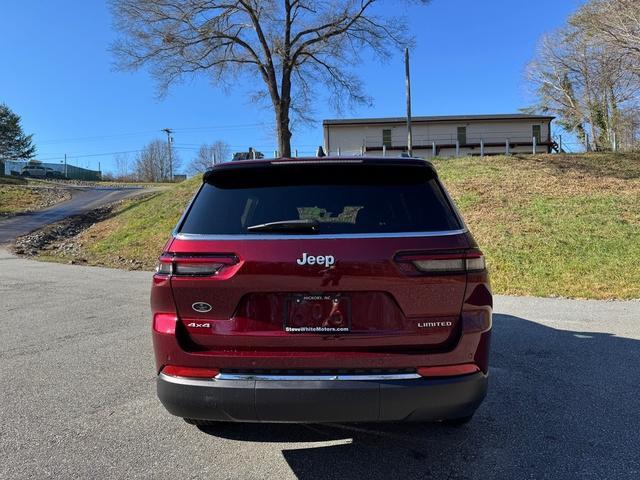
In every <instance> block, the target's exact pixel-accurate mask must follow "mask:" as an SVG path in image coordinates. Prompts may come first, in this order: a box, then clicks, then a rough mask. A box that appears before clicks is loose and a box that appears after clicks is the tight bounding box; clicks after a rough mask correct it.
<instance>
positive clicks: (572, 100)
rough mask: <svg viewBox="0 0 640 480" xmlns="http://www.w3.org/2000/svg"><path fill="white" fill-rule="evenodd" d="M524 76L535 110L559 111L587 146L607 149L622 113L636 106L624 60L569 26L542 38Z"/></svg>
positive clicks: (633, 78)
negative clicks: (533, 100)
mask: <svg viewBox="0 0 640 480" xmlns="http://www.w3.org/2000/svg"><path fill="white" fill-rule="evenodd" d="M527 79H528V80H529V82H530V85H531V86H532V87H533V88H534V90H535V93H536V95H537V98H538V104H537V105H536V107H534V109H535V110H539V111H542V112H550V113H554V114H556V115H558V117H559V119H558V121H559V124H560V125H561V126H562V127H563V128H565V129H566V130H567V131H570V132H574V133H576V134H577V136H578V137H579V138H580V139H581V140H582V141H583V142H584V143H585V145H586V147H587V148H588V149H589V148H592V149H595V150H602V149H610V148H612V146H613V144H614V139H620V138H621V136H620V133H621V128H622V126H621V121H622V118H623V116H624V115H623V112H625V115H626V114H627V113H628V112H629V111H633V110H637V109H638V104H637V100H638V98H637V97H638V95H637V94H638V87H639V84H638V78H637V77H636V76H635V75H633V74H632V73H631V69H630V65H629V58H628V57H627V56H625V55H621V54H620V52H619V51H616V50H615V49H612V48H611V46H610V45H607V44H604V43H602V42H601V41H599V40H598V38H597V37H594V36H593V35H590V34H588V33H587V32H586V31H585V30H583V29H580V28H576V27H575V26H572V25H570V26H568V27H566V28H564V29H561V30H559V31H557V32H555V33H553V34H550V35H546V36H545V37H543V39H542V41H541V43H540V46H539V48H538V52H537V54H536V57H535V58H534V60H533V61H532V62H531V63H530V64H529V66H528V69H527Z"/></svg>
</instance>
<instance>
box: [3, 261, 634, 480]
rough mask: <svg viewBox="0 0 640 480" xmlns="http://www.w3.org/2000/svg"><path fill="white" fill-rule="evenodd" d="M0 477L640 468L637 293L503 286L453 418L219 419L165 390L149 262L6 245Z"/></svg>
mask: <svg viewBox="0 0 640 480" xmlns="http://www.w3.org/2000/svg"><path fill="white" fill-rule="evenodd" d="M0 269H2V272H3V274H2V276H0V311H2V312H3V313H4V312H6V314H3V315H0V327H1V328H2V330H3V335H1V336H0V360H1V361H0V382H2V385H3V388H2V389H0V457H1V458H2V459H3V461H2V462H0V478H11V479H23V478H24V479H26V478H153V479H162V478H167V479H169V478H171V479H173V478H194V479H195V478H207V479H211V478H243V479H253V478H256V479H258V478H260V479H262V478H279V479H289V478H302V479H315V478H329V479H332V478H335V479H343V478H369V479H372V480H373V479H388V478H405V479H413V478H416V479H417V478H421V479H422V478H452V479H475V478H478V479H486V478H492V479H493V478H497V479H502V478H504V479H512V478H536V479H547V478H548V479H556V478H567V479H573V478H594V479H596V478H609V479H635V478H638V476H639V475H640V459H639V457H638V455H637V448H636V446H637V445H640V429H638V428H637V426H638V425H640V408H638V407H639V405H640V404H639V401H638V385H639V384H640V302H638V301H627V302H617V301H579V300H563V299H539V298H526V297H504V296H497V297H496V304H495V315H494V337H493V345H492V358H491V370H490V375H491V380H490V389H489V394H488V397H487V400H486V402H485V403H484V404H483V405H482V406H481V407H480V409H479V411H478V412H477V414H476V417H475V418H474V420H473V421H472V422H471V423H470V424H468V425H467V426H464V427H461V428H457V429H456V428H451V427H444V426H441V425H424V424H419V425H412V424H409V425H403V424H391V425H379V424H356V425H353V424H325V425H286V424H284V425H269V424H265V425H251V424H246V425H242V424H239V425H238V424H231V425H228V424H221V425H219V426H217V427H215V428H211V429H209V430H206V431H203V430H198V429H197V428H195V427H193V426H190V425H187V424H186V423H184V422H182V421H181V420H180V419H178V418H175V417H172V416H170V415H169V414H168V413H166V412H165V411H164V410H163V408H162V407H161V405H160V403H159V402H158V400H157V399H156V397H155V385H154V378H155V372H154V368H153V356H152V349H151V339H150V334H149V328H150V327H149V307H148V295H149V286H150V274H149V273H147V272H128V271H124V270H117V269H108V268H96V267H86V266H71V265H63V264H55V263H44V262H35V261H32V260H27V259H24V258H19V257H15V256H13V255H10V254H8V253H6V252H0Z"/></svg>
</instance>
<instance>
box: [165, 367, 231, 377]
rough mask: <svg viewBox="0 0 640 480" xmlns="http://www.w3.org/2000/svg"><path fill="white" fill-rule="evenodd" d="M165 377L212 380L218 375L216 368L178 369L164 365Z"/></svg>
mask: <svg viewBox="0 0 640 480" xmlns="http://www.w3.org/2000/svg"><path fill="white" fill-rule="evenodd" d="M162 373H164V374H165V375H171V376H172V377H186V378H213V377H215V376H216V375H218V374H219V373H220V370H218V369H217V368H200V367H180V366H177V365H165V367H164V368H163V369H162Z"/></svg>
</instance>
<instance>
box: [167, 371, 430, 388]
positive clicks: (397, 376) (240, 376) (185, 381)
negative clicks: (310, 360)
mask: <svg viewBox="0 0 640 480" xmlns="http://www.w3.org/2000/svg"><path fill="white" fill-rule="evenodd" d="M159 377H160V378H161V379H162V380H164V381H166V382H170V383H176V384H180V385H193V386H201V387H206V386H211V385H212V384H213V383H215V382H216V381H222V380H235V381H245V382H246V381H251V382H253V381H276V382H282V381H296V382H301V381H311V382H313V381H316V382H318V381H355V382H359V381H383V380H415V379H418V378H422V377H421V376H420V375H418V374H417V373H388V374H384V373H383V374H375V375H264V374H248V373H219V374H218V375H216V376H215V377H213V378H211V379H209V378H207V379H204V378H203V379H196V378H186V377H174V376H172V375H166V374H164V373H160V375H159Z"/></svg>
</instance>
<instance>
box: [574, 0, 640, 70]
mask: <svg viewBox="0 0 640 480" xmlns="http://www.w3.org/2000/svg"><path fill="white" fill-rule="evenodd" d="M570 23H571V25H573V26H574V27H576V28H579V29H581V30H583V31H585V32H588V33H589V34H591V35H594V36H596V37H598V39H599V40H602V41H603V42H605V43H606V44H608V45H609V46H610V47H612V48H614V49H615V50H617V51H618V52H620V54H623V55H625V56H627V57H628V58H629V59H630V60H631V61H630V62H629V66H630V68H632V69H633V70H634V71H635V72H636V73H637V74H639V75H640V2H638V0H591V1H589V2H587V3H586V4H584V5H583V6H582V7H580V8H579V9H578V11H577V12H576V14H575V15H573V16H572V18H571V19H570Z"/></svg>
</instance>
